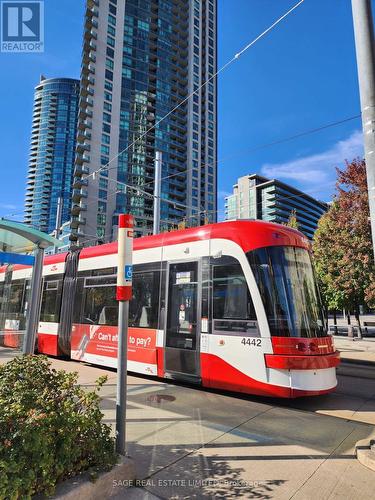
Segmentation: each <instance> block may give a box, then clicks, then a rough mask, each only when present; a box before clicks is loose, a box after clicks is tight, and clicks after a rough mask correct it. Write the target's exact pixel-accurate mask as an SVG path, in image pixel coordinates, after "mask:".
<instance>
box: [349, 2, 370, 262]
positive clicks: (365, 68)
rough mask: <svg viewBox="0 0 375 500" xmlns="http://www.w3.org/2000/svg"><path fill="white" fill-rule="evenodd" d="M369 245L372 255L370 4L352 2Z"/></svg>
mask: <svg viewBox="0 0 375 500" xmlns="http://www.w3.org/2000/svg"><path fill="white" fill-rule="evenodd" d="M352 11H353V22H354V35H355V46H356V53H357V66H358V79H359V91H360V98H361V112H362V127H363V135H364V143H365V159H366V170H367V184H368V195H369V205H370V220H371V233H372V245H373V249H374V255H375V47H374V23H373V18H372V11H371V0H352Z"/></svg>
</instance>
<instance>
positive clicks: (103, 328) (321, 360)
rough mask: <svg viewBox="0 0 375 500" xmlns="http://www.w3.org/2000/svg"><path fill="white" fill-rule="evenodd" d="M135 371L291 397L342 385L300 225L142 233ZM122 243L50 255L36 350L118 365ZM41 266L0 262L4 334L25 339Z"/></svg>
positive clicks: (132, 348) (133, 307) (136, 275)
mask: <svg viewBox="0 0 375 500" xmlns="http://www.w3.org/2000/svg"><path fill="white" fill-rule="evenodd" d="M133 264H134V269H133V299H132V301H131V302H130V312H129V326H130V328H129V337H128V369H129V370H130V371H132V372H136V373H142V374H147V375H154V376H158V377H163V378H170V379H177V380H185V381H189V382H195V383H197V384H201V385H202V386H204V387H211V388H217V389H225V390H230V391H238V392H243V393H249V394H258V395H262V396H276V397H286V398H293V397H298V396H308V395H317V394H324V393H327V392H329V391H332V390H333V389H334V388H335V387H336V384H337V381H336V371H335V367H336V366H337V365H338V363H339V354H338V352H337V351H335V349H334V345H333V341H332V337H331V336H329V335H328V334H327V328H326V324H325V320H324V317H323V314H322V307H321V304H320V300H319V294H318V290H317V287H316V283H315V279H314V274H313V269H312V265H311V260H310V254H309V242H308V240H307V239H306V238H305V237H304V236H303V235H302V234H301V233H299V232H298V231H295V230H293V229H290V228H287V227H285V226H280V225H277V224H272V223H267V222H263V221H236V222H223V223H218V224H212V225H207V226H202V227H197V228H193V229H186V230H182V231H175V232H170V233H163V234H160V235H156V236H147V237H143V238H139V239H135V240H134V255H133ZM116 265H117V243H109V244H105V245H100V246H95V247H89V248H84V249H83V250H81V251H80V252H74V253H68V254H58V255H54V256H49V257H46V259H45V262H44V270H43V275H44V283H43V295H42V300H41V316H40V324H39V328H38V351H39V352H40V353H45V354H49V355H53V356H69V357H70V358H72V359H74V360H77V361H85V362H88V363H93V364H96V365H101V366H108V367H116V362H117V313H118V304H117V302H116V272H117V269H116ZM30 274H31V270H30V268H27V267H22V266H14V267H13V268H10V267H9V266H8V267H7V268H6V267H3V268H1V269H0V295H1V291H2V294H3V297H8V299H7V300H3V303H2V310H1V311H0V319H1V321H2V329H3V330H5V332H6V333H5V334H4V335H3V343H4V344H5V345H12V346H13V345H15V336H14V334H15V333H16V332H15V330H17V329H19V328H20V324H22V322H23V321H24V318H25V307H26V304H25V299H24V297H26V293H25V290H26V288H27V283H28V279H29V278H30Z"/></svg>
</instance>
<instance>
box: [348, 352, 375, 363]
mask: <svg viewBox="0 0 375 500" xmlns="http://www.w3.org/2000/svg"><path fill="white" fill-rule="evenodd" d="M340 354H341V352H340ZM340 364H344V365H346V364H348V365H358V366H373V367H375V360H374V361H369V360H368V359H355V358H343V357H342V356H341V363H340ZM339 366H340V365H339Z"/></svg>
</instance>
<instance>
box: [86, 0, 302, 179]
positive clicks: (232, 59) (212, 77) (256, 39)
mask: <svg viewBox="0 0 375 500" xmlns="http://www.w3.org/2000/svg"><path fill="white" fill-rule="evenodd" d="M304 1H305V0H300V1H299V2H297V3H296V4H295V5H294V6H293V7H291V8H290V9H289V10H288V11H287V12H285V14H283V15H282V16H281V17H279V18H278V19H277V20H276V21H275V22H273V23H272V24H271V25H270V26H269V27H268V28H266V29H265V30H264V31H263V32H262V33H260V34H259V35H258V36H257V37H256V38H254V40H252V41H251V42H249V43H248V44H247V45H246V46H245V47H244V48H243V49H241V50H240V51H239V52H237V53H236V54H235V55H234V56H233V57H232V58H231V59H230V60H229V61H227V62H226V63H225V64H224V65H223V66H222V67H221V68H220V69H219V70H218V71H216V73H214V74H213V75H211V76H210V77H209V78H208V79H207V80H206V81H205V82H203V83H202V84H201V85H200V86H199V87H198V88H197V89H196V90H194V91H193V92H191V93H190V94H189V95H188V96H187V97H185V98H184V99H183V100H182V101H181V102H179V103H178V104H177V106H175V107H174V108H172V109H171V110H170V111H169V112H168V113H167V114H166V115H164V116H163V117H162V118H160V119H159V120H157V121H156V122H155V123H154V125H152V126H151V127H150V128H148V129H147V130H146V131H145V132H143V133H142V134H141V135H140V136H139V137H137V139H135V140H134V141H133V142H132V143H130V144H128V146H126V148H124V149H123V150H122V151H120V152H119V153H118V154H116V155H115V156H114V157H113V158H111V159H110V160H109V162H108V163H106V165H103V166H102V167H100V168H99V169H97V170H95V171H94V172H92V173H91V174H89V175H88V176H86V177H85V178H86V179H87V178H88V177H91V176H94V175H95V174H97V173H99V172H101V171H103V170H107V171H108V170H111V169H109V168H107V167H108V166H109V165H110V164H111V163H112V162H113V161H114V160H116V159H117V158H119V157H120V156H121V155H122V154H124V153H125V152H126V151H128V150H129V149H130V148H131V147H132V146H134V145H135V144H136V143H137V142H139V141H140V140H141V139H143V137H145V136H146V135H147V134H148V133H149V132H151V131H152V130H153V129H155V128H156V127H157V126H158V125H159V124H160V123H161V122H162V121H164V120H165V119H166V118H168V116H170V115H171V114H172V113H174V112H175V111H176V110H177V109H178V108H179V107H180V106H182V105H183V104H185V103H186V102H187V101H188V100H189V99H190V98H191V97H193V96H194V95H195V94H196V93H197V92H199V91H200V90H201V89H202V88H203V87H205V86H206V85H207V84H208V83H209V82H211V81H212V80H213V79H214V78H216V77H217V76H218V75H219V74H220V73H221V72H222V71H224V70H225V69H226V68H227V67H228V66H229V65H231V64H232V63H233V62H235V61H236V60H237V59H239V58H240V56H241V55H242V54H243V53H244V52H246V51H247V50H248V49H249V48H250V47H252V46H253V45H254V44H255V43H256V42H258V41H259V40H260V39H261V38H263V37H264V36H265V35H266V34H267V33H269V32H270V31H271V30H272V29H273V28H275V27H276V26H277V25H278V24H279V23H280V22H281V21H283V20H284V19H285V18H286V17H287V16H289V15H290V14H291V13H292V12H293V11H294V10H295V9H297V8H298V7H299V6H300V5H301V4H302V3H303V2H304ZM113 168H117V167H113Z"/></svg>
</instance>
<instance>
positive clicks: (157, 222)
mask: <svg viewBox="0 0 375 500" xmlns="http://www.w3.org/2000/svg"><path fill="white" fill-rule="evenodd" d="M161 164H162V154H161V152H160V151H156V156H155V181H154V186H155V187H154V231H153V234H159V233H160V191H161Z"/></svg>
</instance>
